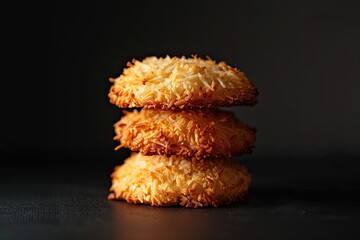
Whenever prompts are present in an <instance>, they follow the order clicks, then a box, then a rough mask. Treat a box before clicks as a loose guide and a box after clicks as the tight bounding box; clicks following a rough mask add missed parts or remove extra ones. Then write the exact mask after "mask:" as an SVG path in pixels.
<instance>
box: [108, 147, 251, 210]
mask: <svg viewBox="0 0 360 240" xmlns="http://www.w3.org/2000/svg"><path fill="white" fill-rule="evenodd" d="M111 176H112V186H111V188H110V191H111V193H110V195H109V199H111V200H114V199H119V200H126V201H127V202H130V203H142V204H150V205H152V206H169V205H181V206H186V207H195V208H196V207H206V206H214V207H217V206H220V205H223V204H230V203H233V202H235V201H238V200H241V199H243V198H244V197H245V196H246V194H247V192H248V189H249V186H250V178H251V177H250V173H249V172H248V171H247V170H246V168H245V167H243V166H241V165H240V164H238V163H237V162H236V161H234V160H232V159H212V160H211V161H206V160H198V159H188V158H179V157H177V156H171V157H164V156H144V155H142V154H140V153H133V154H132V155H131V157H129V158H128V159H126V160H125V163H124V164H123V165H121V166H118V167H116V168H115V170H114V172H113V173H112V175H111Z"/></svg>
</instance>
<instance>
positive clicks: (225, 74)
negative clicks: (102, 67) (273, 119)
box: [108, 56, 258, 109]
mask: <svg viewBox="0 0 360 240" xmlns="http://www.w3.org/2000/svg"><path fill="white" fill-rule="evenodd" d="M127 66H128V68H125V69H124V71H123V73H122V75H120V77H118V78H115V79H114V78H110V81H111V82H113V85H112V86H111V88H110V91H109V94H108V96H109V98H110V102H111V103H113V104H115V105H117V106H118V107H121V108H133V107H145V108H160V109H178V108H191V107H219V106H232V105H250V106H251V105H254V104H255V103H256V102H257V99H256V97H257V95H258V91H257V89H256V88H255V86H254V85H253V83H252V82H251V81H250V80H249V79H248V78H247V77H246V76H245V74H244V73H243V72H240V71H239V70H237V69H235V68H232V67H230V66H229V65H227V64H226V63H225V62H220V63H216V62H215V61H213V60H211V59H208V60H204V59H201V58H197V57H195V56H194V57H193V58H185V57H181V58H178V57H172V58H170V57H169V56H167V57H165V58H157V57H147V58H145V59H144V60H142V61H137V60H133V62H132V63H128V65H127Z"/></svg>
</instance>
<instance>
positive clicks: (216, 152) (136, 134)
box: [114, 109, 256, 159]
mask: <svg viewBox="0 0 360 240" xmlns="http://www.w3.org/2000/svg"><path fill="white" fill-rule="evenodd" d="M114 127H115V133H116V136H115V137H114V139H115V140H118V141H120V145H119V146H118V147H117V148H116V149H119V148H121V147H127V148H130V149H131V150H132V151H140V152H141V153H142V154H144V155H154V154H157V155H179V156H182V157H195V158H198V159H202V158H208V157H232V156H235V155H240V154H243V153H251V151H252V148H253V147H254V146H255V140H256V136H255V130H254V129H252V128H250V127H248V126H246V125H245V124H243V123H242V122H241V121H240V120H238V119H237V118H236V117H235V115H234V114H233V113H232V112H228V111H222V110H219V109H192V110H176V111H175V110H158V109H157V110H153V109H142V110H141V111H140V112H138V111H137V110H135V111H133V112H125V116H124V117H122V118H121V120H120V121H118V122H117V123H115V124H114Z"/></svg>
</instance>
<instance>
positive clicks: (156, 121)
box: [108, 56, 258, 207]
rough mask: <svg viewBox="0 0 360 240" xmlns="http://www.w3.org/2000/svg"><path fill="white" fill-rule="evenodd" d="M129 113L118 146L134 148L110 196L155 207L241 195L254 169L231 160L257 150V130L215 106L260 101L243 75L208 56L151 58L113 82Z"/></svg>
mask: <svg viewBox="0 0 360 240" xmlns="http://www.w3.org/2000/svg"><path fill="white" fill-rule="evenodd" d="M110 81H111V82H113V85H112V86H111V89H110V92H109V94H108V96H109V98H110V102H111V103H113V104H115V105H116V106H118V107H120V108H127V109H131V108H136V109H135V110H133V111H132V112H128V111H124V116H123V117H122V118H121V119H120V121H118V122H117V123H115V125H114V128H115V133H116V135H115V137H114V139H115V140H117V141H119V142H120V145H119V146H118V147H117V148H116V149H119V148H122V147H126V148H129V149H130V150H131V151H133V153H132V154H131V156H130V157H129V158H128V159H126V160H125V161H124V164H123V165H121V166H117V167H116V168H115V170H114V172H113V173H112V175H111V177H112V186H111V188H110V192H111V193H110V194H109V199H111V200H114V199H118V200H126V201H127V202H131V203H142V204H150V205H152V206H169V205H181V206H186V207H205V206H214V207H216V206H220V205H223V204H230V203H233V202H235V201H238V200H241V199H243V198H244V197H245V196H246V194H247V192H248V189H249V186H250V173H249V172H248V171H247V169H246V168H245V167H244V166H242V165H240V164H239V163H238V162H237V161H235V160H234V159H233V157H234V156H238V155H241V154H244V153H251V151H252V149H253V148H254V146H255V140H256V137H255V129H253V128H251V127H248V126H246V125H245V124H244V123H242V122H241V121H240V120H238V119H237V118H236V117H235V114H234V113H232V112H228V111H224V110H220V109H217V108H216V107H225V106H234V105H248V106H253V105H254V104H256V97H257V95H258V92H257V89H256V88H255V86H254V85H253V83H252V82H251V81H250V80H249V79H248V78H247V77H246V76H245V74H244V73H242V72H240V71H238V70H237V69H235V68H232V67H230V66H229V65H227V64H226V63H224V62H220V63H216V62H215V61H213V60H211V59H210V58H208V59H206V60H204V59H201V58H198V57H196V56H193V57H192V58H185V57H181V58H178V57H172V58H170V57H169V56H167V57H165V58H156V57H148V58H145V59H144V60H142V61H136V60H133V61H132V63H128V64H127V68H125V69H124V71H123V74H122V75H121V76H120V77H118V78H116V79H113V78H111V79H110Z"/></svg>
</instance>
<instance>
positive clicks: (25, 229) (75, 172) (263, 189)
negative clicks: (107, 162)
mask: <svg viewBox="0 0 360 240" xmlns="http://www.w3.org/2000/svg"><path fill="white" fill-rule="evenodd" d="M279 164H281V163H279ZM287 166H289V165H287ZM337 168H338V167H333V168H332V170H333V173H334V172H335V170H337ZM111 169H112V166H108V167H104V168H100V167H95V166H82V167H73V168H70V167H68V166H58V165H57V164H55V163H54V164H48V165H47V166H44V167H34V166H25V167H15V166H6V167H2V168H1V169H0V175H1V176H0V180H1V181H0V239H360V238H359V237H360V231H359V229H358V228H359V223H360V206H359V200H360V198H359V197H358V196H357V194H358V192H359V189H360V188H359V186H358V185H357V183H358V182H357V183H356V184H355V183H354V184H347V183H346V182H347V181H348V182H350V181H353V182H354V181H355V180H354V179H351V178H353V177H356V176H357V175H356V172H355V171H356V170H351V167H350V166H349V169H348V170H349V171H352V172H350V175H351V177H349V178H348V179H345V180H344V181H336V180H333V181H332V182H331V181H330V183H329V181H328V184H325V182H320V184H309V182H311V181H312V179H314V176H315V175H316V174H315V172H316V171H317V170H316V168H315V170H314V171H313V175H312V173H311V172H309V173H307V174H306V175H304V176H303V177H298V178H297V179H296V177H291V176H292V175H291V172H290V173H288V174H285V173H284V172H289V170H290V169H289V168H288V169H286V166H285V167H284V169H285V170H283V171H279V172H277V173H272V174H266V172H267V171H266V170H263V172H261V171H255V169H256V168H255V169H254V171H253V172H255V173H253V184H252V188H251V191H250V194H249V197H248V199H247V200H246V201H245V202H242V203H237V204H233V205H230V206H225V207H219V208H204V209H186V208H182V207H170V208H169V207H168V208H158V207H150V206H142V205H133V204H128V203H126V202H120V201H116V202H112V201H108V200H106V196H107V193H108V188H109V186H110V179H109V174H110V172H111ZM264 169H265V168H264ZM274 169H275V168H274ZM297 169H298V168H297ZM300 170H301V169H300ZM330 170H331V169H330ZM298 171H299V169H298ZM281 172H283V174H281ZM298 175H299V174H298ZM348 175H349V174H348ZM271 176H272V177H271ZM323 178H325V179H326V178H327V175H326V173H324V174H323V175H322V176H321V177H318V178H317V179H318V180H320V179H323ZM306 179H307V180H308V181H306ZM309 179H310V180H309ZM329 179H330V178H329V177H328V179H327V180H329ZM331 179H332V178H331ZM301 183H303V184H301Z"/></svg>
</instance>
